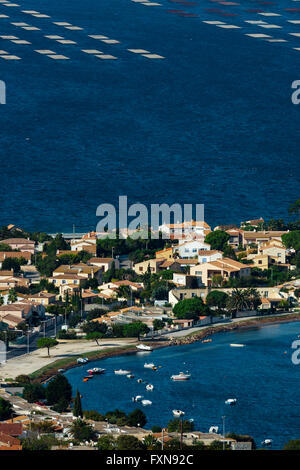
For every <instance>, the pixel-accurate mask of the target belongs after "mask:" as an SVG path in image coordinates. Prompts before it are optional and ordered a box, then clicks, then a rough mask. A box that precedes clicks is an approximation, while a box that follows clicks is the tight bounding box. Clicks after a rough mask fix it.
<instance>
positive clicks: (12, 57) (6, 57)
mask: <svg viewBox="0 0 300 470" xmlns="http://www.w3.org/2000/svg"><path fill="white" fill-rule="evenodd" d="M0 57H2V59H6V60H21V57H18V56H17V55H1V56H0Z"/></svg>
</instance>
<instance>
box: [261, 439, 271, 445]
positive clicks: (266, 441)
mask: <svg viewBox="0 0 300 470" xmlns="http://www.w3.org/2000/svg"><path fill="white" fill-rule="evenodd" d="M272 442H273V440H272V439H264V440H263V441H262V443H261V445H262V446H270V445H272Z"/></svg>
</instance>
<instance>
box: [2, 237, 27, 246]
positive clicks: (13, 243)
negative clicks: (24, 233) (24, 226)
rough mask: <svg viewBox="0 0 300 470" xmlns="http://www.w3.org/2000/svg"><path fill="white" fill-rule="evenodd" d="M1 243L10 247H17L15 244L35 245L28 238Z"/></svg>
mask: <svg viewBox="0 0 300 470" xmlns="http://www.w3.org/2000/svg"><path fill="white" fill-rule="evenodd" d="M1 243H5V244H6V245H9V244H10V243H11V244H12V245H15V244H18V245H20V244H21V245H34V244H35V242H34V241H33V240H27V238H6V239H5V240H1Z"/></svg>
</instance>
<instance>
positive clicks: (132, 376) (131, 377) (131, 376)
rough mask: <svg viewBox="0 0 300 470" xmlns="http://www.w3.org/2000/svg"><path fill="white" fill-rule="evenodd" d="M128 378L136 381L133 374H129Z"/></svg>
mask: <svg viewBox="0 0 300 470" xmlns="http://www.w3.org/2000/svg"><path fill="white" fill-rule="evenodd" d="M126 377H127V378H128V379H134V375H133V374H127V375H126Z"/></svg>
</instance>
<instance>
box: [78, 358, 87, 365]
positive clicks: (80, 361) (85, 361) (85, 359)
mask: <svg viewBox="0 0 300 470" xmlns="http://www.w3.org/2000/svg"><path fill="white" fill-rule="evenodd" d="M87 362H89V360H88V358H87V357H79V358H78V359H77V364H86V363H87Z"/></svg>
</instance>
